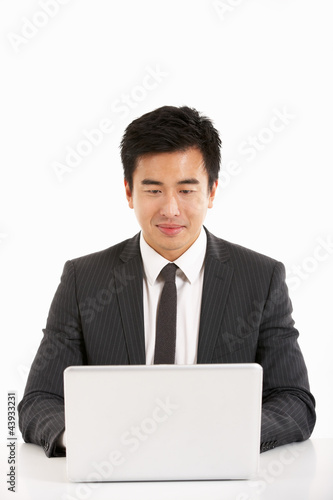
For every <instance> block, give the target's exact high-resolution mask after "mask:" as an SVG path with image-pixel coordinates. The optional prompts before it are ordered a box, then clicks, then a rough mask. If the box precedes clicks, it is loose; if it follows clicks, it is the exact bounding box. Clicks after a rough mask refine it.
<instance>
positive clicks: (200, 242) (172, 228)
mask: <svg viewBox="0 0 333 500" xmlns="http://www.w3.org/2000/svg"><path fill="white" fill-rule="evenodd" d="M220 146H221V141H220V138H219V134H218V132H217V131H216V129H215V128H214V126H213V124H212V122H211V120H209V119H208V118H206V117H204V116H202V115H201V114H200V113H198V112H197V111H196V110H195V109H192V108H188V107H186V106H184V107H180V108H177V107H173V106H164V107H162V108H159V109H156V110H154V111H152V112H150V113H147V114H145V115H143V116H142V117H140V118H138V119H136V120H134V121H133V122H132V123H131V124H130V125H129V126H128V127H127V129H126V131H125V133H124V136H123V139H122V143H121V158H122V163H123V168H124V184H125V194H126V198H127V201H128V205H129V207H130V208H131V209H133V210H134V212H135V215H136V217H137V219H138V222H139V224H140V227H141V231H140V233H139V234H137V235H136V236H134V237H132V238H130V239H128V240H126V241H123V242H121V243H118V244H117V245H114V246H112V247H110V248H108V249H106V250H102V251H100V252H97V253H94V254H91V255H87V256H84V257H80V258H76V259H74V260H70V261H68V262H66V264H65V267H64V271H63V274H62V277H61V282H60V284H59V287H58V289H57V291H56V294H55V296H54V299H53V302H52V305H51V308H50V312H49V316H48V319H47V325H46V328H45V329H44V330H43V332H44V337H43V339H42V342H41V345H40V347H39V350H38V352H37V354H36V357H35V360H34V362H33V364H32V367H31V370H30V374H29V377H28V381H27V385H26V389H25V394H24V397H23V399H22V401H21V402H20V404H19V408H18V409H19V418H20V420H19V422H20V429H21V431H22V435H23V438H24V439H25V441H27V442H32V443H37V444H39V445H41V446H43V448H44V451H45V453H46V455H47V456H49V457H50V456H63V455H64V454H65V444H66V431H65V424H64V399H63V397H64V394H63V371H64V369H65V368H66V367H67V366H69V365H82V364H90V365H126V364H132V365H135V364H153V363H155V364H157V363H176V364H194V363H251V362H257V363H259V364H260V365H262V367H263V400H262V426H261V451H265V450H268V449H271V448H274V447H275V446H279V445H282V444H285V443H289V442H292V441H302V440H304V439H307V438H308V437H309V436H310V435H311V432H312V430H313V427H314V424H315V401H314V398H313V396H312V394H311V392H310V388H309V382H308V376H307V370H306V366H305V362H304V359H303V356H302V353H301V351H300V348H299V345H298V342H297V338H298V331H297V330H296V329H295V328H294V321H293V319H292V316H291V313H292V306H291V302H290V299H289V296H288V290H287V287H286V284H285V270H284V266H283V264H281V263H280V262H278V261H276V260H274V259H272V258H269V257H266V256H264V255H261V254H259V253H256V252H254V251H252V250H249V249H246V248H244V247H241V246H239V245H236V244H233V243H230V242H227V241H225V240H222V239H220V238H218V237H216V236H214V235H213V234H211V233H210V232H209V231H208V230H207V229H206V228H205V227H204V226H203V222H204V219H205V216H206V212H207V210H208V209H209V208H212V206H213V202H214V196H215V193H216V189H217V184H218V175H219V168H220ZM115 217H119V214H115ZM216 391H217V395H218V387H217V388H216Z"/></svg>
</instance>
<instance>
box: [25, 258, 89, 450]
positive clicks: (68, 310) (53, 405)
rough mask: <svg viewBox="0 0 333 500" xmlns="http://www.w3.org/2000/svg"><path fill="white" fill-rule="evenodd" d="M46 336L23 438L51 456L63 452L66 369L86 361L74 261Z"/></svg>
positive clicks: (32, 377)
mask: <svg viewBox="0 0 333 500" xmlns="http://www.w3.org/2000/svg"><path fill="white" fill-rule="evenodd" d="M43 333H44V337H43V340H42V342H41V344H40V347H39V349H38V352H37V354H36V357H35V359H34V361H33V364H32V366H31V369H30V373H29V377H28V381H27V385H26V388H25V393H24V397H23V399H22V401H21V402H20V404H19V406H18V412H19V425H20V430H21V432H22V435H23V439H24V440H25V441H26V442H28V443H35V444H38V445H41V446H42V447H43V448H44V451H45V453H46V455H47V456H48V457H50V456H63V455H64V454H65V450H64V448H63V447H62V446H61V440H60V441H59V438H60V437H61V434H62V432H63V431H64V428H65V421H64V391H63V372H64V370H65V368H67V366H71V365H82V364H86V355H85V348H84V341H83V336H82V331H81V322H80V315H79V310H78V305H77V300H76V286H75V271H74V266H73V264H72V263H71V262H70V261H68V262H66V264H65V267H64V271H63V274H62V277H61V282H60V284H59V287H58V289H57V291H56V294H55V296H54V299H53V301H52V305H51V308H50V312H49V316H48V319H47V325H46V328H45V330H43Z"/></svg>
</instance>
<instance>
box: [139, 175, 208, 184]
mask: <svg viewBox="0 0 333 500" xmlns="http://www.w3.org/2000/svg"><path fill="white" fill-rule="evenodd" d="M141 184H142V185H143V186H147V185H154V186H163V182H161V181H155V180H153V179H143V180H142V181H141ZM181 184H200V182H199V181H198V179H195V178H194V177H191V178H190V179H182V180H181V181H178V182H177V185H181Z"/></svg>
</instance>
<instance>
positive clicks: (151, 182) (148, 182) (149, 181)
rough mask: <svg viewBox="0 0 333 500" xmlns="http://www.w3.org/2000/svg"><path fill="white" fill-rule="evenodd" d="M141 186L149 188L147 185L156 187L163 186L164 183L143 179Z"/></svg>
mask: <svg viewBox="0 0 333 500" xmlns="http://www.w3.org/2000/svg"><path fill="white" fill-rule="evenodd" d="M141 184H142V185H143V186H147V185H151V184H153V185H154V186H162V185H163V182H160V181H154V180H153V179H143V180H142V181H141Z"/></svg>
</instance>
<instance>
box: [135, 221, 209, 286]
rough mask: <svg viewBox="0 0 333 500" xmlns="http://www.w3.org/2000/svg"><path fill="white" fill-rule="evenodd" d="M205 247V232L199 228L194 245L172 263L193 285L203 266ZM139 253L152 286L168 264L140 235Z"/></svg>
mask: <svg viewBox="0 0 333 500" xmlns="http://www.w3.org/2000/svg"><path fill="white" fill-rule="evenodd" d="M206 247H207V235H206V231H204V230H203V228H201V231H200V234H199V236H198V238H197V239H196V240H195V242H194V243H192V245H191V246H190V248H188V249H187V250H186V252H184V253H183V254H182V255H181V256H180V257H179V258H178V259H176V260H175V261H174V263H175V264H176V265H177V266H178V267H179V269H180V270H181V271H182V273H183V274H184V278H185V279H187V280H188V281H189V282H190V283H193V282H194V281H195V280H196V278H197V277H198V276H199V273H200V271H201V268H202V266H203V263H204V260H205V255H206ZM140 251H141V256H142V260H143V269H144V272H145V275H146V278H147V280H148V283H149V284H150V285H154V283H155V281H156V279H157V277H158V275H159V274H160V272H161V270H162V269H163V267H164V266H165V265H166V264H168V263H169V261H168V260H167V259H165V258H164V257H162V255H160V254H159V253H157V252H156V251H155V250H154V249H153V248H152V247H151V246H149V245H148V243H147V242H146V240H145V239H144V237H143V235H142V232H141V234H140Z"/></svg>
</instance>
